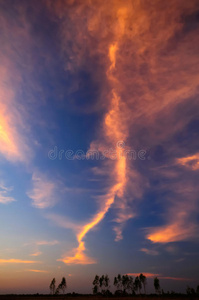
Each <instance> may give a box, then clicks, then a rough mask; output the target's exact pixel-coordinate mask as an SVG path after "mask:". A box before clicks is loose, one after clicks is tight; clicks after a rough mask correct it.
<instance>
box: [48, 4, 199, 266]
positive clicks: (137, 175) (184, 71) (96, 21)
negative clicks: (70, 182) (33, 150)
mask: <svg viewBox="0 0 199 300" xmlns="http://www.w3.org/2000/svg"><path fill="white" fill-rule="evenodd" d="M48 8H49V10H50V12H51V13H52V14H55V15H56V16H59V20H60V31H61V43H62V46H61V47H62V54H63V53H64V55H66V56H67V60H65V64H66V68H67V70H68V71H69V72H71V74H74V73H75V72H77V70H78V69H81V68H84V67H85V65H86V68H87V70H88V72H89V73H90V74H92V76H93V80H94V81H96V83H97V84H99V78H100V80H101V84H100V90H101V92H100V93H99V95H98V98H97V99H96V102H97V104H96V106H95V107H92V104H90V103H89V105H90V106H89V105H88V106H85V107H86V108H84V111H85V110H87V111H86V112H87V113H88V112H92V111H93V110H94V109H96V107H98V102H99V103H100V105H101V106H102V107H103V109H104V111H105V113H104V115H103V118H102V122H101V131H100V132H98V136H97V137H96V140H95V141H93V142H92V143H91V145H90V150H98V151H101V152H103V153H104V150H106V149H107V148H113V149H114V150H115V155H116V159H115V160H114V161H111V163H110V168H109V169H108V171H107V174H108V175H109V189H107V194H106V195H104V196H103V198H102V197H101V198H100V199H103V200H102V201H101V205H100V208H99V211H98V212H97V213H96V214H95V215H94V216H93V218H92V220H91V221H88V223H87V224H85V225H84V227H83V229H82V231H80V233H78V234H77V241H78V244H79V246H78V247H77V249H76V250H74V253H75V254H74V256H72V257H66V258H65V259H63V261H64V262H66V263H81V262H82V263H84V262H85V261H88V262H89V263H90V260H89V259H88V258H87V257H86V258H85V257H84V252H85V250H86V248H85V242H84V239H85V237H86V234H87V232H88V231H90V230H92V228H94V227H95V226H96V225H97V224H98V223H99V222H101V221H102V220H103V218H104V217H105V215H106V213H107V212H108V211H109V210H110V208H113V211H114V213H115V214H116V216H115V218H113V221H114V222H115V225H114V227H113V230H114V231H115V233H116V238H115V240H116V241H119V240H121V239H122V233H123V229H124V226H125V223H126V222H127V221H128V220H129V219H131V218H133V217H134V216H135V215H136V211H135V204H134V202H135V201H136V200H137V199H140V198H142V197H143V194H144V192H145V189H146V188H147V187H148V186H149V185H150V177H149V179H148V180H146V177H147V175H149V174H150V171H148V170H145V169H144V167H143V166H141V167H140V163H139V161H133V160H132V161H130V162H128V163H127V160H126V157H125V156H123V155H122V154H123V152H124V148H123V146H122V145H124V144H123V143H125V145H126V147H127V149H128V147H129V148H130V147H135V148H137V149H143V148H145V146H147V147H148V148H150V147H154V148H155V147H156V146H158V145H161V144H165V145H166V146H167V152H168V154H170V153H175V154H174V156H175V157H172V158H173V160H176V158H177V157H179V152H180V146H179V145H178V143H177V142H176V141H175V135H177V134H178V133H179V132H182V131H183V130H184V129H185V128H186V127H187V126H188V125H189V123H190V122H191V121H192V120H193V119H194V118H197V117H199V116H198V104H197V103H196V101H195V100H194V99H195V98H196V95H198V86H199V76H198V72H197V68H196V66H198V65H199V57H198V51H197V49H198V41H197V40H196V39H195V38H194V37H195V36H196V35H197V34H198V28H197V26H194V24H189V19H190V17H191V16H192V15H193V14H194V13H195V10H196V9H197V1H191V2H187V1H183V2H182V1H179V0H176V1H172V2H171V3H166V2H164V3H163V2H162V1H156V3H154V4H153V5H151V4H150V3H149V2H147V1H146V2H144V3H143V1H130V0H128V1H125V2H122V1H109V2H106V3H105V2H100V1H95V2H94V1H93V2H90V1H84V2H82V3H79V5H76V4H75V3H74V2H67V3H66V2H63V1H59V2H56V3H55V2H53V1H48ZM85 14H86V16H87V17H86V18H83V15H85ZM66 15H67V18H66V17H65V16H66ZM168 20H169V21H168ZM70 22H71V23H70ZM69 23H70V24H72V25H71V27H70V30H68V24H69ZM103 24H105V25H103ZM74 36H75V37H76V38H75V39H74V38H73V37H74ZM64 55H63V57H64ZM96 57H97V61H99V62H100V65H103V67H102V68H101V69H99V66H98V64H96V72H95V74H93V72H92V69H93V64H92V63H93V61H94V60H95V58H96ZM98 70H100V71H99V72H97V71H98ZM77 80H78V79H77ZM77 86H78V84H77ZM71 93H72V92H71ZM190 99H193V101H192V109H190V108H189V109H190V113H189V114H187V113H186V110H187V107H188V106H189V105H190ZM189 107H190V106H189ZM179 111H181V114H180V113H179ZM169 141H172V143H169ZM118 143H119V144H118ZM187 151H188V149H187ZM107 156H108V155H107ZM118 157H120V158H118ZM155 158H156V157H155ZM192 158H193V157H192ZM178 162H181V163H182V161H178ZM152 163H153V162H152ZM155 164H156V162H154V165H155ZM151 165H152V164H151ZM196 165H197V164H196ZM147 172H148V174H147ZM155 172H156V177H158V175H159V173H158V171H157V170H156V171H155ZM167 175H168V176H169V175H171V170H168V172H167ZM168 176H167V177H168ZM175 187H176V185H171V187H170V191H171V193H173V195H172V200H171V201H169V202H168V203H169V204H168V206H167V207H165V215H164V219H165V223H166V224H165V225H161V226H157V227H155V228H150V229H149V230H148V231H149V233H148V234H147V236H146V238H147V239H149V240H151V241H153V242H154V243H156V242H162V243H166V242H173V241H181V240H185V239H187V238H188V237H190V236H192V237H193V236H195V231H196V227H195V224H194V222H193V223H191V224H190V226H185V224H186V223H187V222H190V218H191V216H192V212H193V207H195V204H196V199H195V195H194V196H193V197H192V200H191V208H189V209H188V210H187V206H186V205H185V203H186V196H187V193H188V191H185V190H184V189H183V192H184V194H183V192H182V191H181V193H180V192H179V188H180V187H179V186H177V189H178V197H177V200H176V203H174V202H175V200H174V198H175ZM180 197H182V198H183V205H181V207H180ZM169 205H170V207H169ZM145 252H146V251H145ZM91 261H92V260H91Z"/></svg>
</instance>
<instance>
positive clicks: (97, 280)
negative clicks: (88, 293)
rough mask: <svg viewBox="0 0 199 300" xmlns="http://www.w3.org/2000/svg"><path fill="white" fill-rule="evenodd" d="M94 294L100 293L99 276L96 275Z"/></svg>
mask: <svg viewBox="0 0 199 300" xmlns="http://www.w3.org/2000/svg"><path fill="white" fill-rule="evenodd" d="M93 285H94V287H93V294H97V293H99V276H98V275H95V279H94V280H93Z"/></svg>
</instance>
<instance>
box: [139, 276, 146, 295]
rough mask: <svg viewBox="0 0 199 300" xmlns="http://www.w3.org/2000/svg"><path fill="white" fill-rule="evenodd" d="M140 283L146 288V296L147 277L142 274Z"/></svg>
mask: <svg viewBox="0 0 199 300" xmlns="http://www.w3.org/2000/svg"><path fill="white" fill-rule="evenodd" d="M139 279H140V282H141V284H142V285H143V287H144V293H145V294H146V276H145V275H143V274H142V273H141V274H140V276H139Z"/></svg>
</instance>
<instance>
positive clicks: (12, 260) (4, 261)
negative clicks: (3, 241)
mask: <svg viewBox="0 0 199 300" xmlns="http://www.w3.org/2000/svg"><path fill="white" fill-rule="evenodd" d="M36 263H40V261H34V260H23V259H16V258H10V259H0V264H36Z"/></svg>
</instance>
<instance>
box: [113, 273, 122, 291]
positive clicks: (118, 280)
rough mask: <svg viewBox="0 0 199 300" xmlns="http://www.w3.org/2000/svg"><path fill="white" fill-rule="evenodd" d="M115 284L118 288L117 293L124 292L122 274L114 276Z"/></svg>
mask: <svg viewBox="0 0 199 300" xmlns="http://www.w3.org/2000/svg"><path fill="white" fill-rule="evenodd" d="M113 284H114V286H115V287H116V288H117V290H116V292H115V293H117V294H120V293H122V276H121V275H120V274H118V275H117V277H115V278H114V283H113Z"/></svg>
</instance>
